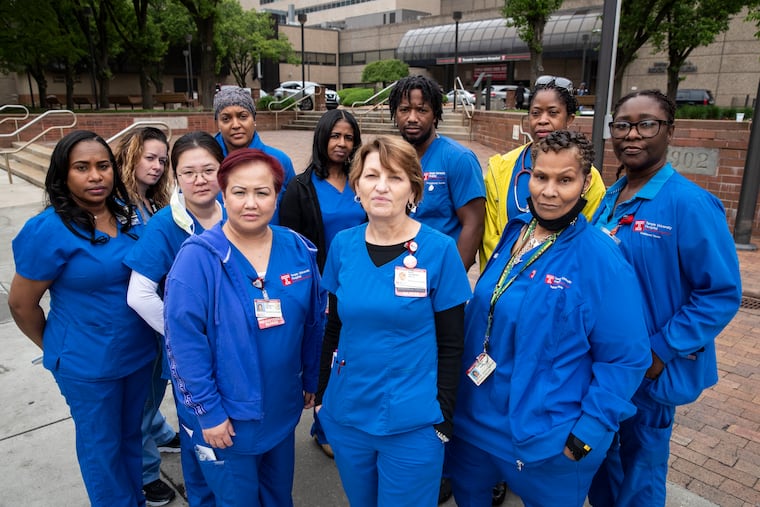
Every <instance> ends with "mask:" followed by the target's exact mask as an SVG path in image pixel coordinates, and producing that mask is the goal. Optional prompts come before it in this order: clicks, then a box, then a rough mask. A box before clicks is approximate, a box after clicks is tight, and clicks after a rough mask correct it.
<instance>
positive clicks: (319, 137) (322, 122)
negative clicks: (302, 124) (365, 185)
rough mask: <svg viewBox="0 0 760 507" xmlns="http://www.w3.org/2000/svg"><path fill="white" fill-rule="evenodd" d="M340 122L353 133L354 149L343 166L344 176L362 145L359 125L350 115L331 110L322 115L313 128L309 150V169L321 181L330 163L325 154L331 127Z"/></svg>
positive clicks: (326, 175) (340, 110)
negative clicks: (312, 137) (346, 125)
mask: <svg viewBox="0 0 760 507" xmlns="http://www.w3.org/2000/svg"><path fill="white" fill-rule="evenodd" d="M340 120H343V121H345V122H347V123H348V124H349V125H350V126H351V129H352V130H353V131H354V147H353V149H352V150H351V153H349V154H348V158H347V159H346V162H345V163H344V164H343V172H344V173H345V174H346V175H348V171H349V169H351V161H352V160H353V158H354V154H355V153H356V150H358V149H359V147H360V146H361V145H362V135H361V132H360V131H359V124H358V123H357V122H356V118H354V116H353V115H352V114H351V113H349V112H348V111H345V110H343V109H332V110H330V111H327V112H326V113H325V114H323V115H322V117H321V118H320V119H319V121H318V122H317V126H316V127H315V128H314V143H313V144H312V148H311V167H312V168H313V170H314V174H316V175H317V177H319V178H321V179H325V178H327V177H328V176H329V171H328V169H327V167H328V165H329V163H330V156H329V155H328V153H327V145H328V143H329V142H330V135H331V134H332V129H333V127H334V126H335V124H336V123H338V122H339V121H340Z"/></svg>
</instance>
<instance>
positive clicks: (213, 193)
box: [124, 132, 225, 507]
mask: <svg viewBox="0 0 760 507" xmlns="http://www.w3.org/2000/svg"><path fill="white" fill-rule="evenodd" d="M223 159H224V156H223V155H222V149H221V148H220V147H219V144H218V143H217V142H216V140H215V139H214V137H213V136H211V135H210V134H207V133H206V132H189V133H187V134H185V135H183V136H182V137H180V138H179V139H177V141H176V142H175V143H174V147H173V148H172V151H171V164H172V167H173V169H174V175H175V177H176V187H175V191H174V193H173V194H172V196H171V204H170V206H166V207H164V208H162V209H160V210H159V211H158V212H156V214H155V215H154V216H153V218H152V219H151V220H150V222H148V225H147V226H146V227H145V229H144V230H143V232H142V234H141V237H140V239H139V240H138V241H137V243H136V244H135V246H134V248H132V251H131V252H130V253H129V254H128V255H127V256H126V258H125V259H124V264H125V265H126V266H128V267H129V268H130V269H131V270H132V275H131V278H130V282H129V290H128V292H127V301H128V303H129V305H130V306H131V307H132V308H133V309H134V310H135V311H136V312H137V313H138V314H139V315H140V316H141V317H142V318H143V319H144V320H145V322H147V323H148V324H150V326H151V327H152V328H153V329H154V330H155V332H156V333H159V334H160V335H161V336H164V302H163V299H162V297H163V283H164V280H165V278H166V275H167V274H168V273H169V269H171V266H172V263H173V262H174V258H175V257H176V256H177V252H179V248H180V246H182V243H183V242H184V241H185V240H186V239H187V238H189V237H190V236H193V235H195V234H201V233H202V232H203V231H205V230H206V229H210V228H212V227H213V226H215V225H216V224H218V223H220V222H222V221H223V220H224V218H225V214H224V209H223V208H222V206H221V205H220V204H219V202H218V201H217V196H218V195H219V184H218V182H217V179H216V175H217V171H218V170H219V165H220V164H221V163H222V160H223ZM162 341H163V340H162ZM161 348H162V349H163V348H164V347H163V343H162V347H161ZM167 369H168V365H167ZM163 387H164V391H165V389H166V384H165V383H164V386H163ZM164 391H160V390H157V392H156V393H155V397H156V399H158V400H160V399H162V398H163V394H164ZM175 401H176V398H175ZM180 401H181V400H180ZM183 407H184V405H182V403H180V402H178V403H177V416H178V419H179V422H180V428H179V438H180V452H181V460H182V473H183V476H184V479H185V489H186V491H187V498H188V502H189V504H190V505H191V506H192V507H197V506H208V507H212V506H214V505H215V501H214V497H213V494H212V493H211V490H210V489H209V488H208V486H207V485H206V481H205V480H204V478H203V474H202V473H201V471H200V468H199V465H198V460H197V457H196V455H195V452H194V451H193V446H192V443H191V440H190V437H189V435H188V433H187V431H186V430H185V429H183V428H189V427H190V426H189V424H188V423H187V420H188V419H189V418H190V415H189V414H187V413H186V411H185V410H184V409H183ZM146 493H150V491H146Z"/></svg>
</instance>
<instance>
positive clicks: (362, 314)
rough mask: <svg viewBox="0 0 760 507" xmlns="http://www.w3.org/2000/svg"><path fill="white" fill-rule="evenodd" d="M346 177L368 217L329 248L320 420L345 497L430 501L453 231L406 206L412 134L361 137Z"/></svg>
mask: <svg viewBox="0 0 760 507" xmlns="http://www.w3.org/2000/svg"><path fill="white" fill-rule="evenodd" d="M349 184H350V185H351V186H352V188H353V189H354V192H355V193H356V196H357V199H358V200H359V201H360V202H361V205H362V207H363V208H364V210H365V212H366V213H367V217H368V219H369V220H368V222H367V224H364V225H359V226H357V227H353V228H351V229H347V230H344V231H341V232H339V233H338V234H337V235H336V236H335V238H334V239H333V243H332V246H331V248H330V251H329V252H328V256H327V263H326V265H325V270H324V275H323V280H322V282H323V285H324V287H325V288H326V289H327V290H328V291H329V292H330V293H331V294H333V295H334V296H335V298H336V302H337V304H336V305H335V306H334V307H331V308H330V314H329V316H328V324H327V330H326V332H325V340H324V343H323V346H322V365H323V368H322V371H323V372H325V374H323V375H320V393H324V396H323V399H320V398H322V397H321V396H318V399H317V404H318V405H319V404H320V403H321V407H319V408H320V410H319V417H320V421H321V422H322V425H323V427H324V430H325V433H326V434H327V437H328V438H329V440H330V444H331V446H332V448H333V451H334V453H335V462H336V464H337V466H338V471H339V472H340V477H341V481H342V483H343V488H344V490H345V492H346V496H347V497H348V500H349V502H350V503H351V505H355V506H362V507H372V506H378V505H381V506H382V505H393V506H409V507H412V506H414V507H425V506H430V507H432V506H435V505H437V503H438V489H439V485H440V479H441V469H442V466H443V453H444V445H443V444H444V443H445V442H446V441H448V439H449V438H450V437H451V433H452V422H451V417H452V414H453V409H454V401H455V397H456V385H457V378H458V370H459V362H460V355H461V351H462V338H463V319H464V304H465V302H466V301H467V300H468V299H469V298H470V296H471V292H470V284H469V281H468V279H467V274H466V273H465V270H464V266H463V265H462V261H461V258H460V257H459V253H458V251H457V248H456V244H455V243H454V240H453V239H451V238H450V237H448V236H446V235H444V234H443V233H440V232H438V231H436V230H434V229H432V228H431V227H428V226H426V225H423V224H421V223H420V222H418V221H416V220H414V219H412V218H410V217H409V215H408V214H409V213H410V212H413V210H414V209H415V207H416V205H417V203H418V202H419V201H420V199H421V198H422V195H423V185H424V182H423V176H422V169H421V167H420V163H419V161H418V160H417V153H416V152H415V150H414V148H413V147H412V146H411V145H410V144H409V143H407V142H405V141H403V140H402V139H399V138H393V137H385V136H379V137H377V138H376V139H375V140H374V141H372V142H371V143H369V144H366V145H364V146H362V147H361V148H360V149H359V151H358V152H357V154H356V159H355V161H354V164H353V166H352V168H351V173H350V176H349ZM331 364H332V367H330V365H331ZM328 380H329V383H328ZM494 482H495V481H494Z"/></svg>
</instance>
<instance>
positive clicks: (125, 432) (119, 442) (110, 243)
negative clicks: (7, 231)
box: [8, 131, 156, 507]
mask: <svg viewBox="0 0 760 507" xmlns="http://www.w3.org/2000/svg"><path fill="white" fill-rule="evenodd" d="M45 190H46V192H47V197H48V202H49V206H48V207H47V208H46V209H45V210H44V211H42V212H41V213H40V214H39V215H37V216H35V217H33V218H31V219H30V220H29V221H28V222H27V223H26V224H25V225H24V227H23V229H22V230H21V231H20V232H19V234H18V236H16V238H15V239H14V240H13V255H14V259H15V262H16V274H15V276H14V278H13V282H12V284H11V291H10V294H9V296H8V302H9V305H10V308H11V312H12V314H13V318H14V320H15V321H16V324H17V325H18V326H19V328H20V329H21V331H22V332H23V333H24V334H25V335H27V336H28V337H29V338H30V339H31V340H32V342H34V344H35V345H37V346H38V347H40V348H41V349H42V350H43V364H44V366H45V368H47V369H48V370H50V371H51V372H52V373H53V376H54V378H55V380H56V382H57V383H58V387H59V388H60V390H61V394H63V396H64V397H65V398H66V402H67V403H68V405H69V408H70V410H71V416H72V418H73V420H74V427H75V429H76V448H77V458H78V459H79V466H80V470H81V472H82V478H83V479H84V484H85V486H86V487H87V493H88V495H89V497H90V503H91V504H92V505H93V506H103V507H114V506H124V507H134V506H135V505H140V506H142V505H145V498H144V497H143V494H142V478H141V471H142V463H141V455H142V452H141V450H142V445H141V432H140V420H141V417H142V412H143V406H144V404H145V398H146V395H147V391H148V389H147V386H148V383H149V382H150V374H151V364H152V362H153V360H154V359H155V357H156V339H155V336H154V334H153V331H152V330H151V329H150V327H149V326H148V325H147V324H146V323H145V322H144V321H143V320H142V319H141V318H140V317H139V316H138V315H137V314H136V313H135V312H134V311H132V309H130V308H129V307H128V306H127V297H126V296H127V284H128V281H129V273H130V271H129V269H128V268H127V267H126V266H124V265H123V264H122V260H123V259H124V255H125V254H126V253H127V252H128V251H129V250H130V249H131V248H132V246H133V245H134V243H135V239H136V236H135V235H134V234H132V233H131V232H130V227H131V223H130V217H131V214H132V212H131V209H130V208H131V207H130V206H125V205H124V204H123V203H125V202H128V200H127V192H126V189H125V188H124V184H123V183H122V181H121V177H120V174H119V170H118V168H117V166H116V161H115V159H114V156H113V154H112V153H111V150H110V148H109V147H108V144H106V142H105V141H104V140H103V139H102V138H100V137H99V136H98V135H97V134H95V133H93V132H88V131H74V132H72V133H70V134H68V135H66V136H65V137H64V138H63V139H61V140H60V142H59V143H58V144H57V145H56V147H55V149H54V150H53V154H52V157H51V160H50V168H49V169H48V173H47V177H46V179H45ZM46 291H49V292H50V311H49V312H48V314H47V316H46V315H45V313H44V311H43V309H42V307H41V306H40V300H41V298H42V296H43V294H44V293H45V292H46Z"/></svg>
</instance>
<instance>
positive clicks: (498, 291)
mask: <svg viewBox="0 0 760 507" xmlns="http://www.w3.org/2000/svg"><path fill="white" fill-rule="evenodd" d="M536 223H537V222H536V219H535V218H534V219H533V220H531V221H530V224H529V225H528V229H527V230H526V231H525V233H524V234H523V236H522V243H521V244H520V248H518V249H517V251H516V252H515V253H514V254H513V255H512V257H510V258H509V262H507V265H506V266H504V269H503V270H502V272H501V275H500V276H499V281H498V282H496V286H495V287H494V288H493V292H492V293H491V304H490V306H489V308H488V325H487V326H486V337H485V340H484V341H483V352H486V353H487V352H488V344H489V342H490V341H491V328H492V327H493V312H494V308H495V307H496V303H497V301H499V298H500V297H501V296H502V295H503V294H504V293H505V292H506V291H507V289H508V288H509V286H510V285H512V283H513V282H514V281H515V280H516V279H517V277H518V276H520V274H521V273H522V272H523V271H525V270H526V269H527V268H528V266H530V265H531V264H533V263H534V262H536V260H538V258H539V257H541V256H542V255H543V254H544V252H546V251H547V250H548V249H549V247H550V246H552V245H553V244H554V242H555V241H557V237H558V236H559V235H560V234H562V231H564V230H565V229H560V230H559V231H557V232H554V233H552V234H551V235H550V236H549V237H548V238H546V239H545V240H544V242H543V243H541V246H540V247H538V248H537V249H536V250H535V251H534V252H533V254H532V255H531V256H530V258H529V259H528V260H527V261H525V263H524V264H523V265H522V266H520V270H519V271H518V272H517V273H515V274H514V275H513V276H512V277H511V278H509V280H507V277H509V274H510V272H511V271H512V268H513V267H514V266H515V264H517V262H518V260H519V259H520V255H519V254H520V250H522V248H523V247H524V246H525V243H526V242H527V241H528V238H529V237H530V234H531V233H532V232H533V231H534V230H535V229H536Z"/></svg>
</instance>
